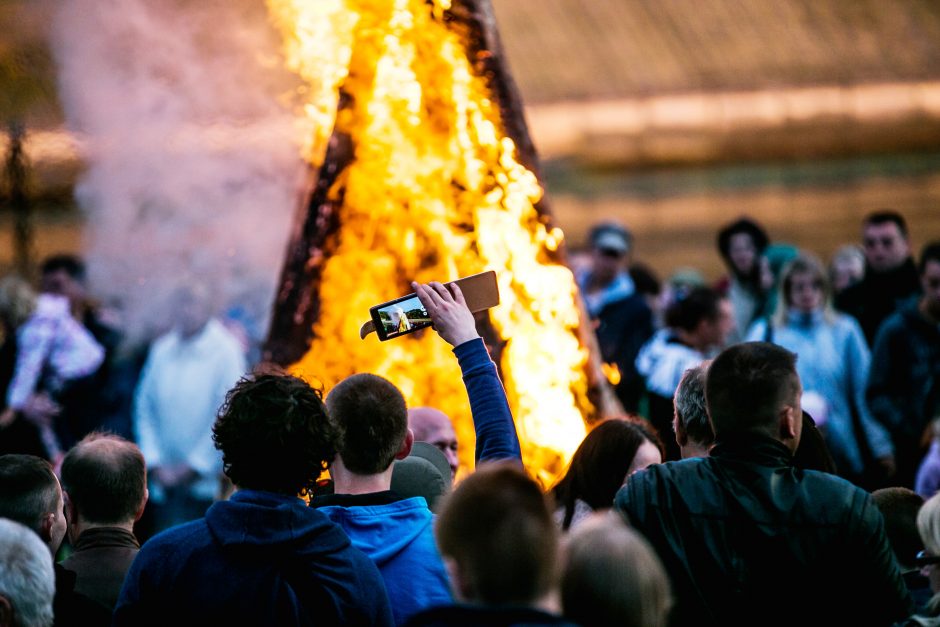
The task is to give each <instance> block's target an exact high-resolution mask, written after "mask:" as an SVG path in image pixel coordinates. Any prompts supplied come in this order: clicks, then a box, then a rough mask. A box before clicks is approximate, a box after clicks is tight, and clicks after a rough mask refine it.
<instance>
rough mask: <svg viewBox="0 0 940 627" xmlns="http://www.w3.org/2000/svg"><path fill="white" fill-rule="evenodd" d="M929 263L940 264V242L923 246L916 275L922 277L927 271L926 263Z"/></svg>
mask: <svg viewBox="0 0 940 627" xmlns="http://www.w3.org/2000/svg"><path fill="white" fill-rule="evenodd" d="M931 261H933V262H934V263H940V241H937V242H930V243H928V244H927V245H926V246H924V249H923V250H922V251H921V253H920V261H918V262H917V271H918V273H919V274H921V275H923V274H924V271H925V270H927V263H928V262H931Z"/></svg>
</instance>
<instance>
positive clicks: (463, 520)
mask: <svg viewBox="0 0 940 627" xmlns="http://www.w3.org/2000/svg"><path fill="white" fill-rule="evenodd" d="M435 535H436V536H437V543H438V546H439V548H440V550H441V554H442V555H443V556H444V557H445V558H448V559H451V560H453V561H454V562H455V564H456V567H457V572H458V573H459V575H460V577H459V579H460V581H459V585H460V589H459V590H458V591H457V592H458V596H460V597H463V600H466V601H469V602H472V603H478V604H484V605H504V604H515V605H530V604H532V603H534V602H536V601H537V600H539V599H541V598H542V597H543V596H544V595H545V594H546V593H548V591H549V589H550V587H551V586H552V584H553V583H554V579H555V574H556V563H555V560H556V556H557V550H558V546H557V545H558V531H557V528H556V526H555V523H554V522H553V521H552V516H551V513H550V512H549V508H548V503H547V501H546V498H545V495H543V494H542V491H541V489H540V488H539V486H538V484H536V483H535V482H534V481H533V480H532V479H530V478H529V477H528V476H527V475H526V474H525V472H524V471H523V470H522V469H521V468H519V467H518V466H517V465H515V464H512V463H509V462H500V463H493V464H490V465H488V466H485V467H483V468H481V469H479V470H478V471H476V472H475V473H474V474H472V475H470V477H468V478H467V479H466V480H464V481H463V483H461V484H460V485H459V486H457V488H456V489H455V490H454V492H453V493H452V494H451V495H450V496H449V497H448V498H447V500H446V501H445V502H444V506H443V508H442V510H441V513H440V515H439V516H438V519H437V525H436V526H435Z"/></svg>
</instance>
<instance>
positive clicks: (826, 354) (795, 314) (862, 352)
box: [748, 254, 894, 483]
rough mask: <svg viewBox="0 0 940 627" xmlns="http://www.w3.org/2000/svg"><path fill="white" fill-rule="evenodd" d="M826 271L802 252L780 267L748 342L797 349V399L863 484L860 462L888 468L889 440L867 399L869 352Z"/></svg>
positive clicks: (846, 470)
mask: <svg viewBox="0 0 940 627" xmlns="http://www.w3.org/2000/svg"><path fill="white" fill-rule="evenodd" d="M831 297H832V295H831V291H830V288H829V281H828V279H827V277H826V271H825V269H824V268H823V265H822V264H821V263H820V262H819V260H817V259H816V258H815V257H813V256H811V255H807V254H800V255H799V256H798V257H797V258H796V259H794V260H793V261H792V262H790V264H789V265H787V266H786V268H784V270H783V275H782V277H781V281H780V294H779V298H778V302H777V310H776V312H775V313H774V315H773V316H772V317H771V318H770V319H764V320H761V321H759V322H758V323H756V324H755V325H754V326H753V327H752V328H751V330H750V332H749V333H748V339H749V340H752V341H767V342H773V343H774V344H777V345H779V346H782V347H783V348H786V349H787V350H789V351H792V352H794V353H796V354H797V356H798V360H797V363H796V369H797V372H798V374H799V375H800V381H801V383H802V384H803V405H804V406H805V407H807V408H809V407H810V406H811V407H812V411H813V417H814V418H815V419H816V421H817V422H818V423H819V425H820V428H821V430H822V432H823V434H824V436H825V439H826V444H827V445H828V447H829V451H830V452H831V453H832V457H833V459H834V460H835V463H836V468H837V469H838V472H839V474H840V475H842V476H844V477H846V478H848V479H851V480H852V481H855V482H862V483H864V482H865V475H866V472H867V471H873V470H875V468H872V467H866V462H867V463H871V462H874V461H877V462H878V463H879V464H881V465H882V467H883V471H885V472H890V471H891V469H892V468H893V464H894V460H893V457H892V453H893V449H892V445H891V439H890V436H889V435H888V433H887V432H886V431H885V430H884V428H883V427H882V426H881V425H880V424H878V423H877V422H876V421H875V419H874V417H872V415H871V413H870V412H869V411H868V405H867V404H866V401H865V385H866V383H867V380H868V370H869V367H870V365H871V354H870V353H869V351H868V346H867V344H866V343H865V337H864V336H863V335H862V330H861V328H860V327H859V325H858V323H857V322H856V321H855V319H854V318H851V317H849V316H846V315H843V314H840V313H837V312H836V311H835V310H833V308H832V302H831Z"/></svg>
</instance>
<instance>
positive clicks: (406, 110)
mask: <svg viewBox="0 0 940 627" xmlns="http://www.w3.org/2000/svg"><path fill="white" fill-rule="evenodd" d="M268 4H269V8H270V12H271V14H272V16H273V19H274V22H275V24H276V25H277V26H278V28H279V29H280V30H281V32H282V33H283V35H284V39H285V52H286V57H287V59H288V63H289V65H290V67H291V68H292V69H293V70H294V71H296V72H297V73H298V74H299V75H300V76H301V77H303V79H304V80H305V83H306V87H305V100H306V104H305V112H306V121H307V124H308V126H307V131H306V132H307V137H309V138H310V141H309V142H308V143H307V145H306V147H305V153H304V156H305V158H306V159H307V160H308V162H309V163H310V164H311V172H312V174H313V177H312V178H313V179H314V180H313V182H312V183H311V190H310V194H309V197H308V198H307V199H306V200H305V202H304V205H303V207H302V211H301V213H300V214H299V215H298V219H297V221H296V223H295V232H294V235H293V240H292V243H291V247H290V250H289V252H288V258H287V261H286V263H285V268H284V273H283V276H282V281H281V288H280V292H279V296H278V301H277V303H276V304H275V314H274V321H273V324H272V331H271V339H270V341H269V344H268V350H269V354H270V356H271V357H272V358H273V359H274V360H275V361H279V362H281V363H285V364H289V366H290V369H291V370H292V371H294V372H297V373H299V374H301V375H303V376H306V377H308V378H312V379H317V380H319V381H322V382H323V384H324V386H325V387H326V388H327V389H329V388H330V387H331V386H333V385H334V384H335V383H337V382H338V381H339V380H341V379H342V378H344V377H346V376H348V375H350V374H352V373H353V372H373V373H376V374H379V375H382V376H384V377H386V378H388V379H390V380H391V381H393V382H394V383H395V384H396V385H398V386H399V387H400V388H401V390H402V391H403V393H404V394H405V397H406V399H407V401H408V403H409V405H412V406H414V405H431V406H435V407H438V408H439V409H441V410H443V411H444V412H445V413H447V414H448V415H450V416H451V417H452V418H453V420H454V422H455V425H456V426H457V429H458V435H459V437H460V440H461V445H462V447H461V452H460V454H461V459H462V462H463V463H464V464H465V465H470V464H471V463H472V451H473V446H472V443H473V426H472V422H471V418H470V414H469V407H468V403H467V398H466V393H465V392H464V390H463V384H462V382H461V378H460V372H459V369H458V368H457V364H456V360H455V359H454V357H453V355H451V354H450V347H449V346H447V345H446V344H445V343H444V342H443V341H441V340H440V339H439V338H437V337H436V336H435V334H434V333H432V332H424V333H421V332H419V333H416V334H412V335H409V336H407V337H403V338H400V339H395V340H391V341H388V342H383V343H380V342H379V341H378V340H377V339H376V338H375V335H371V336H369V337H368V338H366V339H365V340H360V339H359V335H358V331H359V326H360V324H361V323H362V322H364V321H365V320H367V319H368V312H369V307H371V306H372V305H374V304H377V303H380V302H383V301H386V300H390V299H392V298H395V297H398V296H401V295H404V294H406V293H408V292H410V291H411V289H410V287H409V283H410V281H411V280H418V281H422V282H427V281H432V280H441V281H444V280H452V279H456V278H458V277H461V276H466V275H470V274H475V273H478V272H482V271H484V270H488V269H492V270H495V271H496V272H497V275H498V282H499V290H500V295H501V301H502V302H501V304H500V306H499V307H496V308H495V309H492V310H491V311H490V312H489V315H488V317H487V316H483V317H482V318H481V319H480V328H481V331H482V332H483V335H484V337H485V338H486V340H487V344H488V346H489V348H490V350H491V354H492V355H493V357H494V359H495V360H496V361H497V363H498V364H499V366H500V369H501V374H502V377H503V381H504V383H505V385H506V391H507V393H508V396H509V402H510V405H511V407H512V410H513V414H514V416H515V420H516V427H517V430H518V432H519V435H520V438H521V440H522V443H523V457H524V459H525V463H526V466H527V467H528V468H529V469H530V471H532V472H533V473H534V474H536V475H537V476H538V477H539V478H540V479H541V480H542V481H543V482H545V483H550V482H551V481H552V480H553V479H554V478H555V477H556V476H557V475H558V473H559V472H561V471H562V470H563V468H564V466H565V464H566V463H567V461H568V460H569V459H570V456H571V454H572V453H573V451H574V448H575V447H576V446H577V445H578V443H579V442H580V441H581V439H582V437H583V436H584V433H585V421H586V420H587V421H588V422H590V421H591V420H593V419H594V418H595V417H596V415H597V413H598V411H597V410H596V408H595V405H597V401H598V399H599V398H601V397H603V396H604V395H603V394H601V393H600V391H601V389H602V385H603V384H602V382H600V381H599V377H597V376H595V375H594V374H593V373H595V369H593V368H591V367H589V365H590V359H589V358H590V352H589V349H588V346H589V344H590V342H588V341H585V336H589V335H590V333H585V331H584V327H583V326H582V324H581V315H580V309H579V306H578V297H577V292H576V286H575V282H574V280H573V277H572V274H571V272H570V271H569V269H568V268H567V267H566V266H565V265H564V263H563V255H562V252H563V251H562V249H561V247H562V239H563V235H562V233H561V231H560V229H558V228H557V227H554V226H553V225H552V224H551V221H550V217H549V215H548V213H547V210H546V207H545V205H544V201H543V200H542V189H541V187H540V185H539V181H538V179H537V177H536V175H535V156H534V151H533V150H532V148H531V145H530V144H529V142H528V137H527V134H526V129H525V125H524V122H523V120H522V115H521V111H520V108H519V107H520V105H519V102H518V98H517V97H516V93H515V88H514V87H513V85H512V81H511V79H510V78H509V76H508V73H507V72H506V69H505V65H504V63H503V61H502V59H501V52H500V47H499V42H498V39H497V38H496V32H495V25H494V23H493V17H492V9H491V8H490V6H489V4H488V2H486V1H484V2H480V1H470V0H466V1H463V2H456V1H455V2H450V1H448V0H318V1H317V2H310V1H309V0H268ZM592 400H593V401H594V402H593V403H592Z"/></svg>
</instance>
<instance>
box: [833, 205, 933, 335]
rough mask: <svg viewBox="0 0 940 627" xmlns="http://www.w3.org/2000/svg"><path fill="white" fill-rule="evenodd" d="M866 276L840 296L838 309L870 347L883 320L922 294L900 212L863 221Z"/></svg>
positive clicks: (867, 218)
mask: <svg viewBox="0 0 940 627" xmlns="http://www.w3.org/2000/svg"><path fill="white" fill-rule="evenodd" d="M862 245H863V247H864V250H865V262H866V263H865V276H864V278H863V279H862V280H861V281H859V282H858V283H856V284H855V285H853V286H851V287H849V288H847V289H846V290H845V291H844V292H842V293H840V294H839V297H838V298H837V299H836V303H835V305H836V308H837V309H839V310H840V311H844V312H845V313H847V314H849V315H850V316H853V317H854V318H855V319H856V320H858V323H859V324H860V325H861V327H862V331H864V333H865V339H866V340H867V341H868V344H869V346H871V345H873V343H874V341H875V334H876V333H877V332H878V327H880V326H881V323H882V322H883V321H884V320H885V318H887V317H888V316H890V315H891V314H892V313H894V312H895V311H896V310H897V309H898V307H899V306H900V305H901V304H902V303H903V302H904V301H905V300H907V299H909V298H912V297H914V296H916V295H917V294H919V293H920V290H921V286H920V281H919V280H918V278H917V269H916V268H915V267H914V260H913V259H912V258H911V243H910V240H909V239H908V234H907V223H906V222H905V221H904V218H903V217H902V216H901V214H899V213H897V212H896V211H878V212H875V213H872V214H870V215H868V216H867V217H866V218H865V221H864V223H863V224H862Z"/></svg>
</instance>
